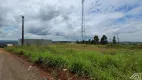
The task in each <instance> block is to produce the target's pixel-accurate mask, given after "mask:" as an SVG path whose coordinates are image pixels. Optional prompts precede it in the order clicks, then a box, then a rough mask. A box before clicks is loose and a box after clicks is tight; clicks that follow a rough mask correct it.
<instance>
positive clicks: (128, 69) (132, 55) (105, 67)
mask: <svg viewBox="0 0 142 80" xmlns="http://www.w3.org/2000/svg"><path fill="white" fill-rule="evenodd" d="M6 50H8V51H11V52H12V53H14V54H17V55H24V56H26V57H27V58H28V59H29V61H31V62H33V63H36V64H38V65H42V66H43V67H44V68H47V69H48V68H52V69H56V70H57V69H58V70H59V71H60V70H62V69H67V70H68V71H69V73H72V74H77V75H78V76H82V77H83V78H86V79H95V80H128V79H129V77H130V76H131V75H132V74H134V73H140V72H142V47H141V46H134V45H82V44H55V45H50V46H40V47H38V46H23V47H19V46H18V47H8V48H6ZM55 77H56V78H57V76H55Z"/></svg>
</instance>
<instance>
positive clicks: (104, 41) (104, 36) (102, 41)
mask: <svg viewBox="0 0 142 80" xmlns="http://www.w3.org/2000/svg"><path fill="white" fill-rule="evenodd" d="M100 43H101V44H103V45H105V44H107V43H108V41H107V37H106V35H103V36H102V38H101V41H100Z"/></svg>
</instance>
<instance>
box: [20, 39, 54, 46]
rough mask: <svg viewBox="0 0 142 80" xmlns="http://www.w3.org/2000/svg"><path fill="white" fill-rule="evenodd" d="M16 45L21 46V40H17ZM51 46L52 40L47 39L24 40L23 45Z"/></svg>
mask: <svg viewBox="0 0 142 80" xmlns="http://www.w3.org/2000/svg"><path fill="white" fill-rule="evenodd" d="M18 44H19V45H21V44H22V43H21V39H19V40H18ZM49 44H52V40H49V39H24V45H49Z"/></svg>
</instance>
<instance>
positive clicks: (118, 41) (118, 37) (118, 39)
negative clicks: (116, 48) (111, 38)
mask: <svg viewBox="0 0 142 80" xmlns="http://www.w3.org/2000/svg"><path fill="white" fill-rule="evenodd" d="M117 40H118V44H119V35H117Z"/></svg>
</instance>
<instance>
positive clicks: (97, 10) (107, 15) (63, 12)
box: [0, 0, 142, 41]
mask: <svg viewBox="0 0 142 80" xmlns="http://www.w3.org/2000/svg"><path fill="white" fill-rule="evenodd" d="M0 2H1V3H0V39H7V40H11V39H12V40H17V39H18V38H21V35H20V34H21V15H24V16H25V37H26V38H45V39H52V40H80V39H81V33H80V32H81V0H54V1H53V0H42V1H41V0H4V1H3V0H0ZM15 4H16V5H15ZM85 27H86V39H89V38H92V37H93V36H94V35H98V36H99V37H101V36H102V35H103V34H105V35H107V36H108V38H109V39H111V38H112V37H113V36H117V35H119V37H120V40H121V41H142V36H141V34H142V0H85ZM132 36H133V37H132Z"/></svg>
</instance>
